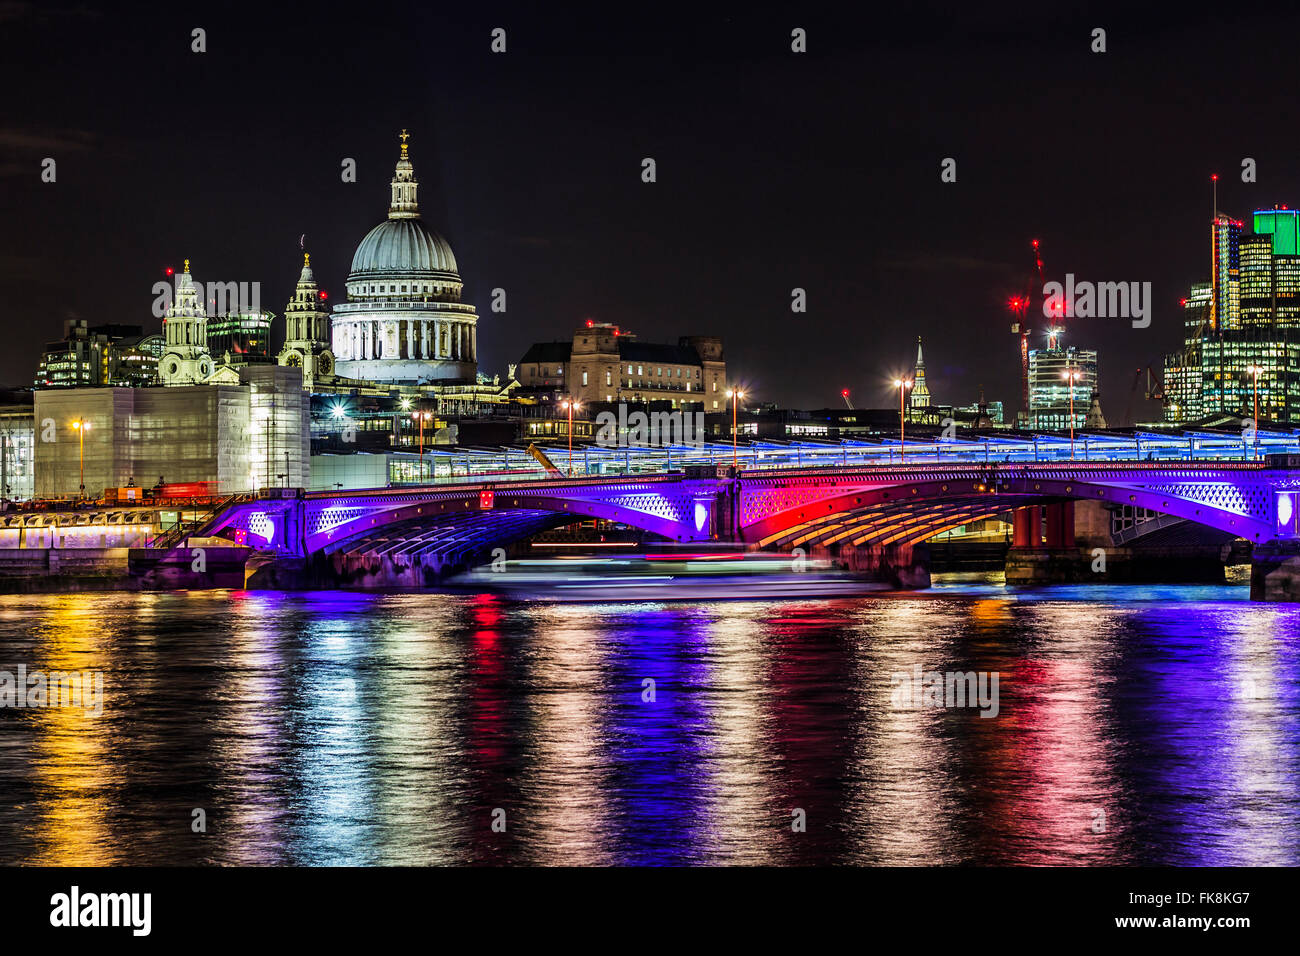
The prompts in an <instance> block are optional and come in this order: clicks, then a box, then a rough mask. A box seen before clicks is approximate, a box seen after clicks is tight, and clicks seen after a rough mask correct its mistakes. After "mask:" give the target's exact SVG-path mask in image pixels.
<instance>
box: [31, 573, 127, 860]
mask: <svg viewBox="0 0 1300 956" xmlns="http://www.w3.org/2000/svg"><path fill="white" fill-rule="evenodd" d="M39 604H42V605H44V608H43V609H42V610H43V613H40V614H39V616H38V617H37V620H36V621H35V622H34V623H33V625H32V632H33V634H34V635H36V637H37V639H38V644H37V647H38V650H37V654H38V655H39V656H38V658H37V660H35V661H32V662H30V663H29V664H28V670H29V671H31V670H35V669H39V670H42V671H45V672H47V673H48V672H50V671H83V672H84V671H102V672H104V674H105V681H104V700H103V713H102V714H101V715H100V716H98V717H96V716H93V715H92V714H89V713H87V712H86V711H85V710H84V709H83V708H81V707H41V708H34V709H31V710H27V711H25V712H24V713H26V714H28V715H29V716H30V718H31V719H33V720H34V721H35V723H36V728H37V730H36V740H35V745H34V748H33V757H34V759H35V767H34V768H33V776H34V779H35V785H36V793H37V799H38V803H39V807H40V810H39V814H40V816H39V819H40V823H39V824H38V826H37V836H36V848H35V852H34V855H33V858H32V860H31V862H32V863H35V864H38V865H41V866H107V865H109V864H112V863H114V862H115V860H116V853H115V851H114V843H115V841H114V839H113V835H112V833H111V832H110V824H109V820H108V817H109V814H110V811H111V809H112V805H113V794H114V791H115V789H116V787H117V785H118V774H117V771H116V768H115V766H114V763H113V761H112V760H110V759H109V755H108V753H107V749H108V740H109V734H108V732H107V729H106V724H107V723H108V721H109V720H110V719H111V718H110V714H111V713H112V695H113V693H114V690H115V688H113V687H111V686H110V685H109V681H108V657H109V655H108V653H107V651H108V643H109V636H108V635H106V634H105V632H104V630H103V628H102V620H101V615H100V614H99V613H98V612H97V611H96V608H95V604H94V603H92V602H88V601H86V600H85V597H84V596H82V595H75V594H73V595H66V596H59V597H55V598H49V599H44V598H42V599H39Z"/></svg>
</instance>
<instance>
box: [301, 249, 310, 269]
mask: <svg viewBox="0 0 1300 956" xmlns="http://www.w3.org/2000/svg"><path fill="white" fill-rule="evenodd" d="M309 266H311V253H310V252H304V253H303V254H302V267H303V268H304V269H306V268H308V267H309Z"/></svg>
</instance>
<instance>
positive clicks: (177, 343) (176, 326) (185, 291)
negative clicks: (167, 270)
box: [158, 259, 212, 385]
mask: <svg viewBox="0 0 1300 956" xmlns="http://www.w3.org/2000/svg"><path fill="white" fill-rule="evenodd" d="M210 375H212V356H211V355H209V354H208V315H207V312H205V311H204V308H203V302H202V300H201V299H200V298H199V290H198V289H197V288H195V285H194V280H193V278H192V277H191V276H190V260H188V259H186V260H185V269H184V270H183V271H182V272H181V273H180V275H178V276H177V277H176V291H175V297H174V298H173V299H172V304H171V305H170V306H168V307H167V311H166V312H165V313H164V314H163V353H162V358H160V359H159V360H158V381H159V382H160V383H161V384H163V385H202V384H203V383H204V382H206V381H207V380H208V377H209V376H210Z"/></svg>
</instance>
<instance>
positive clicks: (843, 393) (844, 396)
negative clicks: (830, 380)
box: [840, 388, 855, 411]
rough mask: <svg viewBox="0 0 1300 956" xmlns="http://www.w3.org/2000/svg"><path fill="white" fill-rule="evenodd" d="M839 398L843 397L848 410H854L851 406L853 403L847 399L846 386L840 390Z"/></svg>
mask: <svg viewBox="0 0 1300 956" xmlns="http://www.w3.org/2000/svg"><path fill="white" fill-rule="evenodd" d="M840 398H842V399H844V404H845V405H847V406H848V407H849V411H854V410H855V409H854V408H853V403H852V402H851V401H849V390H848V389H847V388H846V389H845V390H844V391H842V392H840Z"/></svg>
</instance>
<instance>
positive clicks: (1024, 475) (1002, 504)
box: [202, 462, 1300, 569]
mask: <svg viewBox="0 0 1300 956" xmlns="http://www.w3.org/2000/svg"><path fill="white" fill-rule="evenodd" d="M1298 494H1300V469H1284V468H1270V467H1267V466H1266V465H1264V464H1262V463H1255V462H1130V463H1125V462H1105V463H1093V464H1089V463H1080V462H1065V463H1062V462H1054V463H1023V464H1022V463H1013V464H1007V463H1002V464H992V465H975V464H969V463H966V464H961V463H953V464H943V465H939V464H917V465H906V466H903V465H889V466H883V465H882V466H866V467H857V468H830V467H825V466H823V467H818V468H803V469H799V468H794V469H782V470H770V471H769V470H756V471H751V472H742V473H741V475H740V476H739V477H738V478H727V477H712V476H709V477H702V478H701V477H689V476H686V475H683V474H679V473H666V474H658V475H639V476H618V477H603V478H573V479H554V480H518V481H495V482H492V483H478V482H467V483H463V484H455V485H450V484H448V485H436V486H424V487H410V488H386V489H375V490H368V491H341V492H337V493H333V492H312V493H307V494H302V493H300V492H296V491H292V492H289V491H286V497H285V498H283V499H273V498H261V499H258V500H254V501H243V502H240V503H238V504H234V505H231V506H229V507H227V508H226V509H225V510H224V511H222V512H221V513H220V514H219V515H217V516H216V518H215V519H213V520H212V521H211V522H209V524H208V525H207V526H206V527H205V528H204V529H202V533H204V534H208V535H222V536H225V537H230V538H234V539H235V540H236V541H239V542H241V543H245V544H248V545H249V546H251V547H253V548H254V549H256V550H262V551H271V552H278V553H280V554H287V555H296V556H299V557H312V556H314V555H332V554H337V553H340V552H342V553H348V554H369V555H387V556H391V557H402V556H405V557H408V558H416V557H419V558H421V559H422V560H424V561H425V562H426V563H427V562H429V561H432V562H433V563H434V564H436V565H437V566H438V567H440V568H448V569H450V568H454V567H458V566H459V567H463V566H465V565H467V564H468V563H471V562H474V561H476V560H480V559H482V558H484V557H485V556H486V555H487V554H489V553H490V551H491V550H492V549H493V548H496V547H500V546H503V545H506V544H509V543H511V542H513V541H517V540H520V539H522V538H526V537H529V536H531V535H533V534H536V533H537V532H539V531H543V530H546V529H549V528H554V527H558V526H561V525H564V524H569V523H572V522H574V521H577V520H581V519H584V518H604V519H608V520H612V521H617V522H621V523H623V524H627V525H630V526H633V527H636V528H640V529H642V530H644V531H647V532H650V533H652V534H655V535H659V536H662V537H664V538H666V539H668V540H671V541H678V542H696V541H708V540H725V541H732V542H736V543H741V544H743V545H744V546H746V547H748V548H753V549H773V550H780V549H791V548H795V547H800V546H806V545H817V544H821V545H831V544H836V543H839V544H847V545H853V546H873V545H889V544H910V543H916V542H920V541H924V540H926V539H927V538H930V537H932V536H934V535H936V534H939V533H941V532H942V531H945V530H947V529H949V528H954V527H958V526H960V525H963V524H966V523H968V522H970V521H974V520H977V519H980V518H986V517H992V516H995V515H998V514H1002V513H1005V512H1007V511H1014V510H1016V509H1022V508H1026V507H1027V506H1030V505H1034V504H1050V503H1054V502H1066V501H1079V500H1095V501H1101V502H1106V503H1111V504H1117V505H1132V506H1135V507H1140V508H1147V509H1150V510H1152V511H1156V512H1160V513H1163V514H1167V515H1171V516H1174V517H1178V518H1186V519H1188V520H1190V521H1193V522H1197V523H1199V524H1203V525H1206V526H1208V527H1211V528H1215V529H1218V530H1220V531H1224V532H1228V533H1230V534H1232V535H1234V536H1239V537H1242V538H1245V539H1246V540H1248V541H1251V542H1252V543H1262V542H1265V541H1272V540H1277V539H1293V538H1297V537H1300V524H1298V522H1300V507H1297V502H1296V497H1297V495H1298Z"/></svg>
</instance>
